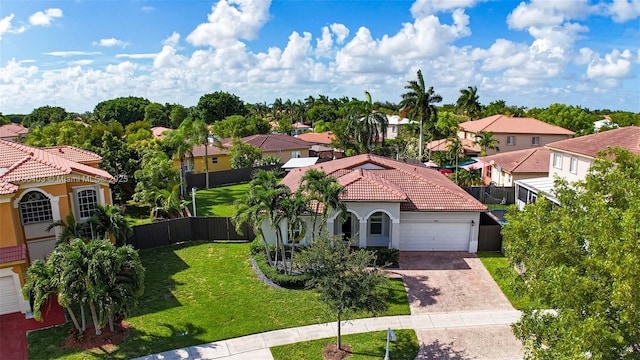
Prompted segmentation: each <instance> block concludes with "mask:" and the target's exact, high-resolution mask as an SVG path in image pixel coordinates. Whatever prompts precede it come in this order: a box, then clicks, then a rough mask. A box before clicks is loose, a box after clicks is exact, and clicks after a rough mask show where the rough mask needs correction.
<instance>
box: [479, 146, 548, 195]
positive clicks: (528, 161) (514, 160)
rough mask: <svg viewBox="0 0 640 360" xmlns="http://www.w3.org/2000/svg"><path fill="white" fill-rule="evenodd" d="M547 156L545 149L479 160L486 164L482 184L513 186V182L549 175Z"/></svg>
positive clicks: (503, 154)
mask: <svg viewBox="0 0 640 360" xmlns="http://www.w3.org/2000/svg"><path fill="white" fill-rule="evenodd" d="M549 154H550V151H549V149H548V148H546V147H538V148H534V149H525V150H518V151H509V152H505V153H500V154H495V155H491V156H485V157H483V158H481V160H482V162H484V163H485V164H486V167H485V168H484V170H483V179H482V180H483V183H484V184H485V185H489V184H493V185H496V186H513V184H514V181H515V180H522V179H531V178H537V177H546V176H548V175H549Z"/></svg>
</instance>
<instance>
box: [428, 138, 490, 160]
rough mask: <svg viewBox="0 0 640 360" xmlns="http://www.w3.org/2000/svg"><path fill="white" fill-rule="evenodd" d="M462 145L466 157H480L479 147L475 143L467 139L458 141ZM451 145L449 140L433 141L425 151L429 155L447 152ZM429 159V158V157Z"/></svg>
mask: <svg viewBox="0 0 640 360" xmlns="http://www.w3.org/2000/svg"><path fill="white" fill-rule="evenodd" d="M460 142H461V143H462V150H463V152H464V154H465V155H466V156H472V157H475V156H478V155H480V150H481V149H480V146H478V144H476V143H475V141H473V140H469V139H460ZM449 144H451V140H449V139H440V140H433V141H432V142H430V143H428V144H427V145H426V146H425V149H426V150H427V152H428V153H429V155H431V153H432V152H448V151H449V147H450V145H449ZM429 158H431V156H429Z"/></svg>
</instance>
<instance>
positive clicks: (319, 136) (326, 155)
mask: <svg viewBox="0 0 640 360" xmlns="http://www.w3.org/2000/svg"><path fill="white" fill-rule="evenodd" d="M296 137H297V138H298V139H300V140H304V141H307V142H310V143H314V144H315V145H313V146H311V147H310V148H309V156H312V157H315V156H317V157H319V158H320V160H321V161H323V160H324V161H326V160H333V159H340V158H343V157H344V151H341V150H338V149H335V148H333V147H331V143H332V142H333V140H335V138H336V137H335V135H333V133H332V132H331V131H325V132H321V133H314V132H308V133H304V134H300V135H298V136H296Z"/></svg>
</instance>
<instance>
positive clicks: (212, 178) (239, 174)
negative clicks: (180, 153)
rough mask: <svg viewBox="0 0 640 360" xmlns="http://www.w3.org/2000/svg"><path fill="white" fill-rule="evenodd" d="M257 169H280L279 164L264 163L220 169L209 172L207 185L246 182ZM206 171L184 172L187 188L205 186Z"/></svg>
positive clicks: (201, 187) (202, 187)
mask: <svg viewBox="0 0 640 360" xmlns="http://www.w3.org/2000/svg"><path fill="white" fill-rule="evenodd" d="M258 170H267V171H269V170H280V165H265V166H258V167H251V168H242V169H233V170H222V171H214V172H209V187H215V186H220V185H230V184H238V183H243V182H248V181H251V179H253V174H255V173H256V172H257V171H258ZM206 175H207V174H206V173H198V174H186V176H185V178H186V180H187V188H188V189H191V188H193V187H195V188H198V189H204V188H205V187H206V184H207V183H206V181H207V178H206Z"/></svg>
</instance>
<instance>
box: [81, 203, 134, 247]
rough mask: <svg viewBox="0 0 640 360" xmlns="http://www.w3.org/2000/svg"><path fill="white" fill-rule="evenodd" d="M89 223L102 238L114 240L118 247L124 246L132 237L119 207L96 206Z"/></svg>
mask: <svg viewBox="0 0 640 360" xmlns="http://www.w3.org/2000/svg"><path fill="white" fill-rule="evenodd" d="M89 222H90V223H92V224H93V225H94V228H95V230H96V231H97V232H98V233H99V234H101V236H105V237H108V238H110V239H113V240H114V241H115V243H116V245H117V246H122V245H124V244H125V243H126V242H127V239H128V238H129V236H131V227H130V226H129V223H128V222H127V219H126V218H125V216H124V211H123V210H122V208H120V207H119V206H116V205H96V208H95V210H94V212H93V214H92V215H91V218H90V219H89Z"/></svg>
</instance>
